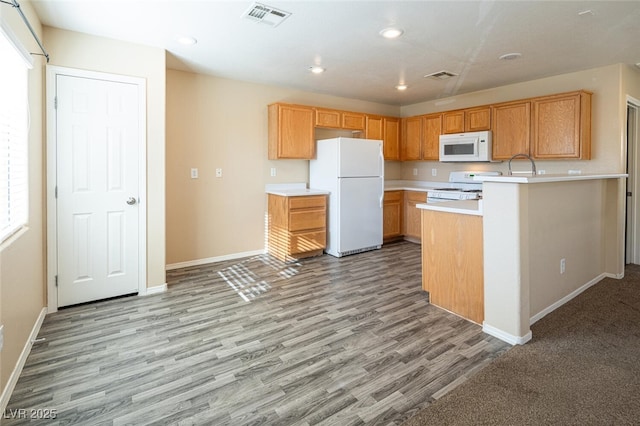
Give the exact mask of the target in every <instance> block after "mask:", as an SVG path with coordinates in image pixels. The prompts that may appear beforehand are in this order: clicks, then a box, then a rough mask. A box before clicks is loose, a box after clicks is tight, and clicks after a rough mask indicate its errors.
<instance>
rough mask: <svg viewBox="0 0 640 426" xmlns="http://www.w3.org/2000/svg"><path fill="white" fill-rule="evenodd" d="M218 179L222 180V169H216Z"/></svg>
mask: <svg viewBox="0 0 640 426" xmlns="http://www.w3.org/2000/svg"><path fill="white" fill-rule="evenodd" d="M216 177H217V178H221V177H222V169H220V168H218V169H216Z"/></svg>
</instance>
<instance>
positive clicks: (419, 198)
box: [406, 191, 427, 203]
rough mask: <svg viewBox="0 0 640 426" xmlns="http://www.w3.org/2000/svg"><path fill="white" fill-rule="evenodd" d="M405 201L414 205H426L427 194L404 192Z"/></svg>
mask: <svg viewBox="0 0 640 426" xmlns="http://www.w3.org/2000/svg"><path fill="white" fill-rule="evenodd" d="M406 194H407V201H413V202H416V203H426V202H427V193H426V192H421V191H406Z"/></svg>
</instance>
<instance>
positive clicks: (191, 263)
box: [165, 249, 266, 271]
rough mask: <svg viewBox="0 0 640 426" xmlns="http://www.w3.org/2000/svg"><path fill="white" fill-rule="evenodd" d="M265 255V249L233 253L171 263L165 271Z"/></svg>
mask: <svg viewBox="0 0 640 426" xmlns="http://www.w3.org/2000/svg"><path fill="white" fill-rule="evenodd" d="M265 253H266V250H264V249H262V250H254V251H245V252H242V253H233V254H227V255H224V256H217V257H209V258H206V259H197V260H189V261H187V262H179V263H170V264H168V265H167V266H166V267H165V269H166V270H167V271H170V270H172V269H180V268H188V267H190V266H200V265H206V264H207V263H215V262H222V261H225V260H235V259H241V258H243V257H249V256H257V255H259V254H265Z"/></svg>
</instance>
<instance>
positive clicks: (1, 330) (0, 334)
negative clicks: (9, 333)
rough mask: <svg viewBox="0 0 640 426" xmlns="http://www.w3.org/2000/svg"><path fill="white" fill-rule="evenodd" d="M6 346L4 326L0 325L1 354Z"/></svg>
mask: <svg viewBox="0 0 640 426" xmlns="http://www.w3.org/2000/svg"><path fill="white" fill-rule="evenodd" d="M3 346H4V325H0V352H1V351H2V347H3Z"/></svg>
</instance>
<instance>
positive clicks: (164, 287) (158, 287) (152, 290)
mask: <svg viewBox="0 0 640 426" xmlns="http://www.w3.org/2000/svg"><path fill="white" fill-rule="evenodd" d="M165 291H167V283H164V284H162V285H156V286H153V287H147V289H146V291H145V292H144V293H138V296H149V295H152V294H159V293H164V292H165Z"/></svg>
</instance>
